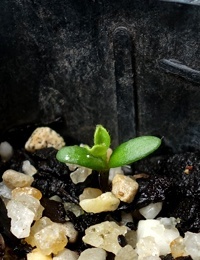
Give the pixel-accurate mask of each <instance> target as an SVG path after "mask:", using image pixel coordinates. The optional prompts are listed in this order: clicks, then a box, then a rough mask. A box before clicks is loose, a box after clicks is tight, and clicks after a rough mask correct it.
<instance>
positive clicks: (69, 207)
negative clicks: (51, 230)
mask: <svg viewBox="0 0 200 260" xmlns="http://www.w3.org/2000/svg"><path fill="white" fill-rule="evenodd" d="M63 205H64V209H65V211H66V212H67V211H71V212H73V213H74V215H75V216H76V217H78V216H80V215H82V214H83V213H84V212H83V210H82V208H81V207H80V206H79V205H77V204H75V203H72V202H64V203H63ZM65 219H66V220H69V219H68V218H67V217H66V218H65Z"/></svg>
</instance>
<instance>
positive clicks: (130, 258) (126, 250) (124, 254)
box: [115, 245, 138, 260]
mask: <svg viewBox="0 0 200 260" xmlns="http://www.w3.org/2000/svg"><path fill="white" fill-rule="evenodd" d="M122 259H123V260H137V259H138V255H137V253H136V252H135V250H134V249H133V248H132V246H130V245H126V246H125V247H122V248H121V249H120V250H119V252H118V253H117V255H116V256H115V260H122Z"/></svg>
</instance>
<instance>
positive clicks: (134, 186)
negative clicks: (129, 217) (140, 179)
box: [112, 174, 139, 203]
mask: <svg viewBox="0 0 200 260" xmlns="http://www.w3.org/2000/svg"><path fill="white" fill-rule="evenodd" d="M138 187H139V185H138V183H137V182H136V181H135V180H134V179H131V178H130V177H128V176H125V175H122V174H116V175H115V177H114V178H113V181H112V193H113V194H114V195H115V196H116V197H117V198H118V199H120V200H121V201H123V202H126V203H131V202H132V201H133V199H134V198H135V195H136V193H137V191H138Z"/></svg>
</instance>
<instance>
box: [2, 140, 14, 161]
mask: <svg viewBox="0 0 200 260" xmlns="http://www.w3.org/2000/svg"><path fill="white" fill-rule="evenodd" d="M12 155H13V148H12V146H11V145H10V144H9V143H8V142H6V141H5V142H2V143H0V156H1V159H2V161H4V162H6V161H8V160H10V158H11V157H12Z"/></svg>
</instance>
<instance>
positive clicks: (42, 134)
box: [25, 127, 65, 152]
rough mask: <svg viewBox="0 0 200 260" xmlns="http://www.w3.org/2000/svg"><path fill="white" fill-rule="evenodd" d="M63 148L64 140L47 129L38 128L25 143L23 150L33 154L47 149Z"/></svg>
mask: <svg viewBox="0 0 200 260" xmlns="http://www.w3.org/2000/svg"><path fill="white" fill-rule="evenodd" d="M63 146H65V142H64V139H63V138H62V137H61V136H60V135H59V134H58V133H57V132H56V131H54V130H53V129H51V128H49V127H38V128H36V129H35V131H34V132H33V133H32V135H31V136H30V138H29V139H28V141H27V142H26V144H25V149H26V150H27V151H29V152H34V151H36V150H39V149H42V148H47V147H54V148H55V149H57V150H59V149H61V148H62V147H63Z"/></svg>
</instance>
